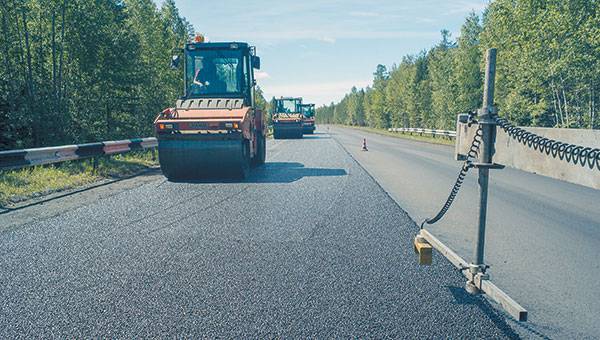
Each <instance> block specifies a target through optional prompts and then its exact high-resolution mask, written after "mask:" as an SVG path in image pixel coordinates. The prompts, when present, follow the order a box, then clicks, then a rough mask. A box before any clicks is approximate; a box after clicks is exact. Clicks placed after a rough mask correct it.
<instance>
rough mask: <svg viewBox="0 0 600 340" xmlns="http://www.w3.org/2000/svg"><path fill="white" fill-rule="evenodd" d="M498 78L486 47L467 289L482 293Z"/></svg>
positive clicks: (493, 51) (491, 52)
mask: <svg viewBox="0 0 600 340" xmlns="http://www.w3.org/2000/svg"><path fill="white" fill-rule="evenodd" d="M495 78H496V49H495V48H491V49H489V50H487V54H486V63H485V83H484V87H483V105H482V108H481V109H480V110H479V112H478V117H477V123H478V124H479V125H480V127H481V133H482V136H481V146H480V148H479V157H478V158H479V159H478V162H477V163H474V164H473V166H474V167H476V168H477V169H478V172H479V180H478V183H479V219H478V228H477V243H476V246H475V256H474V262H473V263H471V265H470V266H469V270H470V271H471V274H472V277H473V279H472V280H469V281H468V282H467V285H466V288H467V291H469V292H471V293H479V292H480V288H481V280H485V279H488V276H487V275H486V274H485V272H486V269H487V266H486V264H485V263H484V260H483V257H484V247H485V225H486V218H487V200H488V182H489V173H490V168H498V166H496V165H494V163H493V162H492V156H493V154H494V142H495V140H496V121H495V119H494V115H495V114H496V110H495V107H494V81H495Z"/></svg>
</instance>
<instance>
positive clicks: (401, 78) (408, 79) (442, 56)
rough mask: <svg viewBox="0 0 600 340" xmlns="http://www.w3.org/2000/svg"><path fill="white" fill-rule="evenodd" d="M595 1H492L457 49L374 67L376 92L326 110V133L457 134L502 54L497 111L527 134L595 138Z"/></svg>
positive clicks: (468, 24) (448, 43)
mask: <svg viewBox="0 0 600 340" xmlns="http://www.w3.org/2000/svg"><path fill="white" fill-rule="evenodd" d="M598 5H599V1H597V0H546V1H538V0H495V1H493V2H492V3H491V4H490V5H489V6H488V8H487V9H486V10H485V11H484V13H483V15H482V17H481V18H480V17H479V16H478V15H476V14H475V13H471V14H470V15H469V16H468V17H467V18H466V21H465V22H464V24H463V26H462V28H461V31H460V35H459V37H458V39H456V41H453V40H452V39H451V36H450V33H449V32H448V31H446V30H443V31H442V37H441V41H440V42H439V43H438V44H437V45H436V46H435V47H433V48H431V49H430V50H428V51H423V52H421V53H419V54H416V55H408V56H405V57H404V58H402V60H401V62H400V63H399V64H397V65H396V64H394V65H392V66H391V68H390V69H388V68H387V67H386V66H384V65H377V68H376V70H375V72H374V79H373V83H372V85H370V86H368V87H367V88H365V89H357V88H352V90H351V91H350V92H349V93H348V94H346V96H345V97H344V98H343V99H342V100H341V101H340V102H339V103H337V104H335V103H331V105H326V106H323V107H320V108H319V109H318V111H317V118H318V120H319V121H320V122H321V123H337V124H348V125H361V126H371V127H377V128H388V127H423V128H437V129H453V128H454V126H455V119H456V115H457V114H458V113H464V112H470V111H472V110H475V109H477V108H479V107H480V106H481V100H482V87H483V86H482V83H483V68H484V55H485V50H486V49H488V48H490V47H495V48H497V49H498V61H497V76H496V97H495V98H496V100H495V102H496V104H497V106H498V109H499V110H500V114H501V115H502V116H506V117H508V118H509V119H510V120H511V121H513V122H515V123H517V124H518V125H523V126H544V127H571V128H598V127H599V126H600V119H599V118H598V108H599V107H600V101H599V99H600V98H599V94H600V65H599V59H600V11H599V10H598V7H599V6H598Z"/></svg>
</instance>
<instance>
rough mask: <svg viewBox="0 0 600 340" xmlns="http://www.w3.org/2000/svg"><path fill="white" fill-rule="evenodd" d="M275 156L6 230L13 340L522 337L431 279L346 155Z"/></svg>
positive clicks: (3, 323)
mask: <svg viewBox="0 0 600 340" xmlns="http://www.w3.org/2000/svg"><path fill="white" fill-rule="evenodd" d="M268 149H269V155H268V163H267V164H266V165H265V166H264V167H261V168H258V169H255V170H254V171H253V173H252V175H251V177H250V178H249V179H248V180H246V181H244V182H230V181H223V182H219V181H215V180H213V181H205V182H181V183H174V182H168V181H166V180H165V178H164V177H162V176H160V174H157V175H155V177H156V178H155V180H151V181H148V180H145V181H144V182H142V183H140V185H139V186H135V187H133V188H128V189H127V190H123V191H116V192H115V193H114V194H112V195H110V196H106V197H102V198H99V199H97V200H94V201H92V202H88V203H87V204H85V205H83V206H80V207H70V208H64V210H63V211H57V213H56V214H54V215H55V216H48V217H44V218H40V219H34V220H31V221H30V222H28V223H25V224H23V225H20V226H16V227H15V226H13V227H11V228H5V229H0V300H1V301H2V302H1V304H0V338H19V337H20V338H31V337H60V338H64V337H70V338H72V337H77V338H80V337H86V338H89V337H119V338H131V337H208V338H214V337H226V338H231V337H236V338H267V337H285V338H297V337H317V338H332V337H335V338H348V337H361V338H409V339H414V338H502V337H516V336H517V335H516V334H515V333H514V332H513V329H511V327H510V326H509V325H508V324H507V323H506V316H505V315H504V314H503V313H502V312H499V311H498V310H497V309H495V308H494V307H493V306H491V305H490V304H489V303H488V302H487V301H486V300H485V299H483V298H481V297H471V296H468V295H467V294H466V293H465V292H464V290H463V289H462V287H463V284H464V279H463V277H462V275H461V274H460V273H459V272H458V271H457V270H456V269H455V268H454V267H452V266H451V265H450V263H448V262H447V261H446V260H445V259H444V258H443V257H442V256H441V255H439V254H437V253H436V254H434V264H433V265H432V266H427V267H420V266H418V264H417V262H416V258H415V254H414V253H413V249H412V245H411V241H412V238H413V237H414V235H415V234H416V232H417V231H418V230H417V229H418V228H417V226H416V225H415V224H414V222H413V221H412V220H411V219H410V218H409V217H408V215H407V214H406V213H405V212H404V211H403V210H402V209H401V208H400V207H399V206H398V205H397V204H396V203H395V202H394V201H393V200H392V199H391V198H390V197H389V196H388V195H387V194H386V193H385V192H384V191H383V190H382V189H381V188H380V187H379V186H378V185H377V183H376V182H375V181H374V180H373V179H372V178H371V177H370V176H369V175H368V174H367V173H366V172H365V171H364V170H363V169H362V168H361V167H360V166H359V165H358V164H357V163H356V162H355V161H354V160H353V159H352V158H351V157H350V156H349V155H348V154H347V153H346V152H345V151H344V150H343V148H342V147H341V146H340V145H339V144H337V142H336V141H335V140H333V139H331V138H330V137H329V136H328V135H326V134H317V135H314V136H309V137H306V138H304V139H302V140H277V141H270V142H269V145H268ZM52 206H53V209H58V210H60V199H58V200H57V201H54V202H53V203H52ZM57 206H58V208H57ZM24 210H27V208H26V209H22V210H19V211H14V212H11V213H8V214H4V215H0V228H2V227H1V226H2V224H3V223H2V219H8V218H9V216H8V215H10V214H23V213H24Z"/></svg>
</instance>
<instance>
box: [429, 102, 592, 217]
mask: <svg viewBox="0 0 600 340" xmlns="http://www.w3.org/2000/svg"><path fill="white" fill-rule="evenodd" d="M470 118H471V119H472V118H473V114H471V115H470ZM494 120H495V121H496V124H497V125H498V126H499V127H500V128H502V129H503V130H504V132H506V134H507V135H509V136H510V137H511V138H513V139H514V140H516V141H518V142H519V143H521V144H523V145H525V146H527V147H529V148H531V149H533V150H536V151H539V152H541V153H543V154H546V155H548V156H552V157H554V158H558V159H560V160H563V161H565V162H567V163H572V164H574V165H580V166H582V167H585V166H587V167H589V168H590V169H598V170H600V149H598V148H590V147H584V146H580V145H576V144H569V143H564V142H561V141H557V140H554V139H549V138H546V137H542V136H539V135H536V134H535V133H533V132H529V131H527V130H525V129H522V128H520V127H517V126H514V125H512V124H511V123H510V122H509V121H508V120H506V119H505V118H500V117H498V116H494ZM481 138H482V131H481V126H479V127H478V128H477V131H476V132H475V137H474V138H473V142H472V143H471V147H470V149H469V153H468V154H467V159H466V160H465V162H464V163H463V165H462V167H461V169H460V172H459V174H458V178H457V179H456V182H455V183H454V186H453V187H452V190H451V191H450V195H448V198H447V199H446V203H444V206H443V207H442V209H440V211H439V212H438V213H437V215H435V217H433V218H427V219H425V220H424V221H423V222H422V223H421V229H423V226H424V225H425V224H434V223H436V222H437V221H439V220H441V219H442V217H444V215H445V214H446V212H447V211H448V209H450V207H451V206H452V203H453V202H454V199H455V198H456V196H457V195H458V192H459V191H460V188H461V186H462V184H463V182H464V179H465V177H466V175H467V172H468V171H469V169H470V168H472V167H473V161H472V159H475V158H477V157H478V154H479V147H480V145H481Z"/></svg>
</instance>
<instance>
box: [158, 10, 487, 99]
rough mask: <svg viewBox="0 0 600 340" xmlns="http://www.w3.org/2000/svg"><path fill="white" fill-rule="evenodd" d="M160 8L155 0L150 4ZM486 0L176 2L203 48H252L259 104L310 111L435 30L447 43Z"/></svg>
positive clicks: (425, 43)
mask: <svg viewBox="0 0 600 340" xmlns="http://www.w3.org/2000/svg"><path fill="white" fill-rule="evenodd" d="M155 1H156V2H157V3H158V4H160V3H161V2H162V1H161V0H155ZM488 2H489V0H456V1H454V0H447V1H443V0H437V1H434V0H411V1H409V0H381V1H375V0H374V1H365V0H361V1H355V0H349V1H348V0H347V1H341V0H329V1H317V0H300V1H288V0H264V1H259V0H256V1H247V0H246V1H240V0H222V1H210V2H209V1H206V2H205V1H198V0H176V3H177V6H178V7H179V10H180V13H181V15H183V16H185V17H186V18H187V19H188V20H189V21H190V22H191V23H192V24H193V25H194V27H195V28H196V30H197V31H198V32H202V33H203V34H205V35H206V36H207V37H208V38H209V40H210V41H246V42H249V43H251V44H253V45H255V46H256V48H257V52H258V55H259V56H260V57H261V63H262V70H261V72H260V73H259V78H261V79H259V80H258V82H259V85H260V86H261V87H262V88H263V90H264V92H265V96H266V97H267V99H270V98H271V97H272V96H302V97H304V98H305V99H304V102H313V103H316V104H317V105H322V104H325V103H330V102H331V101H338V100H340V99H341V98H342V97H343V95H344V93H346V92H348V91H349V90H350V88H351V87H352V86H357V87H365V86H367V85H368V84H369V83H370V81H371V79H372V73H373V71H374V70H375V67H376V65H377V64H384V65H387V66H389V65H391V64H393V63H398V62H399V61H400V60H401V59H402V57H403V56H404V55H406V54H415V53H418V52H419V51H421V50H423V49H428V48H430V47H431V46H433V45H435V44H436V43H437V42H438V41H439V40H440V30H442V29H444V28H445V29H448V30H449V31H450V32H452V35H453V38H456V37H457V36H458V33H459V32H460V26H461V25H462V23H463V22H464V19H465V17H466V16H467V15H468V14H469V12H471V11H475V12H476V13H478V14H479V13H481V12H482V11H483V9H484V8H485V7H486V5H487V4H488Z"/></svg>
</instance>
